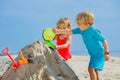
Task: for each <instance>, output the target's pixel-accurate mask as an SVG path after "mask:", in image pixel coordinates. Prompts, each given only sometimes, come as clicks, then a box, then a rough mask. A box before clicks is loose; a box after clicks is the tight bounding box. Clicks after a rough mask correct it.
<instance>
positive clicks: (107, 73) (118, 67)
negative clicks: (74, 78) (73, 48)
mask: <svg viewBox="0 0 120 80" xmlns="http://www.w3.org/2000/svg"><path fill="white" fill-rule="evenodd" d="M88 62H89V57H88V56H73V59H72V61H71V66H72V69H73V70H74V71H75V72H76V74H77V75H78V76H79V79H80V80H90V79H89V73H88V70H87V67H88ZM99 75H100V80H120V57H110V60H109V61H106V63H105V67H104V70H103V71H100V73H99Z"/></svg>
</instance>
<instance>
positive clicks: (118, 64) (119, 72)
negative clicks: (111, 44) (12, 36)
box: [0, 55, 120, 80]
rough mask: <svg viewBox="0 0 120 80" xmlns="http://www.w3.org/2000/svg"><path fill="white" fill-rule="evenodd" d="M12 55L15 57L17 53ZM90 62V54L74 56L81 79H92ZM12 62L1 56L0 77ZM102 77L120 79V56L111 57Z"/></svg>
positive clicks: (74, 65)
mask: <svg viewBox="0 0 120 80" xmlns="http://www.w3.org/2000/svg"><path fill="white" fill-rule="evenodd" d="M12 57H13V58H15V57H16V55H13V56H12ZM88 62H89V57H88V56H73V59H72V61H71V64H70V65H71V67H72V69H73V70H74V71H75V73H76V74H77V75H78V76H79V79H80V80H90V79H89V74H88V70H87V67H88ZM10 63H11V61H10V59H9V58H8V57H7V56H0V77H1V75H3V73H4V72H5V70H6V68H8V65H9V64H10ZM100 78H101V80H120V57H111V58H110V60H109V61H107V62H106V63H105V67H104V70H103V71H101V72H100Z"/></svg>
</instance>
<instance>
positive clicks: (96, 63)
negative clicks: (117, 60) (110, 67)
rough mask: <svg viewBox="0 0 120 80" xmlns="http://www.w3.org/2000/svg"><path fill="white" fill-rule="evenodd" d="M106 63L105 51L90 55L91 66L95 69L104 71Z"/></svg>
mask: <svg viewBox="0 0 120 80" xmlns="http://www.w3.org/2000/svg"><path fill="white" fill-rule="evenodd" d="M104 64H105V58H104V54H103V53H97V54H94V55H91V56H90V62H89V67H90V68H94V69H95V70H99V71H102V70H103V67H104Z"/></svg>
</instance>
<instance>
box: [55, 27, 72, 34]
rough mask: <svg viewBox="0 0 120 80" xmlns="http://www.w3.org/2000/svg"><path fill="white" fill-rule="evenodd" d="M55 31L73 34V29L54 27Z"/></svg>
mask: <svg viewBox="0 0 120 80" xmlns="http://www.w3.org/2000/svg"><path fill="white" fill-rule="evenodd" d="M53 31H54V32H55V33H56V34H72V31H71V29H56V28H53Z"/></svg>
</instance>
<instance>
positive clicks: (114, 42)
mask: <svg viewBox="0 0 120 80" xmlns="http://www.w3.org/2000/svg"><path fill="white" fill-rule="evenodd" d="M119 3H120V0H91V1H90V0H0V53H1V51H2V50H3V49H4V48H5V47H8V48H9V49H10V52H11V53H17V52H19V50H20V49H22V48H24V47H25V46H26V45H28V44H31V43H33V42H35V41H37V40H41V41H43V42H44V40H43V38H42V31H43V29H45V28H47V27H53V28H54V27H56V23H57V22H58V20H59V19H60V18H63V17H67V18H69V19H70V20H71V22H72V28H73V29H74V28H77V24H76V22H75V17H76V15H77V14H78V13H80V12H82V11H84V10H89V11H91V12H93V13H94V15H95V23H94V26H95V27H96V28H98V29H99V30H101V32H102V34H103V35H104V36H105V38H106V39H107V41H108V44H109V50H110V51H111V52H112V51H113V52H114V51H120V42H119V41H120V36H119V35H120V32H119V31H120V9H119V8H120V5H119ZM53 42H54V43H55V41H53ZM71 51H72V52H79V53H80V52H82V51H87V49H86V47H85V45H84V43H83V40H82V37H81V36H80V35H72V42H71ZM73 54H74V53H73Z"/></svg>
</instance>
